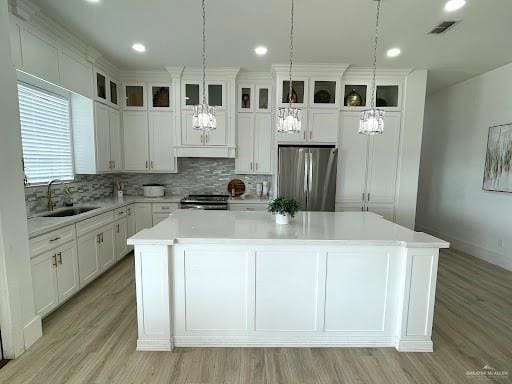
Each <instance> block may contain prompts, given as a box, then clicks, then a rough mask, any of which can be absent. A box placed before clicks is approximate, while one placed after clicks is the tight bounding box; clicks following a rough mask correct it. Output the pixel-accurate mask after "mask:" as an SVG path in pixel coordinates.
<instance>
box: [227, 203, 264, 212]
mask: <svg viewBox="0 0 512 384" xmlns="http://www.w3.org/2000/svg"><path fill="white" fill-rule="evenodd" d="M229 210H230V211H266V210H267V204H229Z"/></svg>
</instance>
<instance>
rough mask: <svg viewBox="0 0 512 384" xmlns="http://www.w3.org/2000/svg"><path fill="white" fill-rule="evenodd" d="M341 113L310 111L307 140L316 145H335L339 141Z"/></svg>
mask: <svg viewBox="0 0 512 384" xmlns="http://www.w3.org/2000/svg"><path fill="white" fill-rule="evenodd" d="M339 123H340V112H339V111H337V110H335V111H332V110H327V109H310V110H309V123H308V129H309V132H308V134H307V139H308V141H309V142H314V143H335V142H336V141H337V140H338V130H339Z"/></svg>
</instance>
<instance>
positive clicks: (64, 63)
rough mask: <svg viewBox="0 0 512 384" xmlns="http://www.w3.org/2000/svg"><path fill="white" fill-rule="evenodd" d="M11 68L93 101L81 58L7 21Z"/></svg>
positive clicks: (89, 66) (28, 28)
mask: <svg viewBox="0 0 512 384" xmlns="http://www.w3.org/2000/svg"><path fill="white" fill-rule="evenodd" d="M10 40H11V54H12V58H13V64H14V65H15V66H16V68H18V69H20V70H22V71H23V72H26V73H28V74H30V75H33V76H35V77H38V78H40V79H42V80H45V81H48V82H50V83H52V84H55V85H58V86H61V87H63V88H65V89H68V90H70V91H72V92H75V93H78V94H80V95H82V96H85V97H89V98H92V97H93V67H92V63H91V62H89V61H88V60H87V59H86V58H85V56H83V55H81V54H78V53H77V52H76V51H74V50H72V49H68V48H67V47H64V46H63V45H62V44H60V43H59V42H57V41H55V40H54V39H52V38H50V37H49V36H48V35H46V34H45V33H43V32H41V31H39V30H37V29H35V28H33V27H32V26H30V25H28V24H27V23H25V22H23V21H21V20H20V19H17V18H15V17H11V19H10Z"/></svg>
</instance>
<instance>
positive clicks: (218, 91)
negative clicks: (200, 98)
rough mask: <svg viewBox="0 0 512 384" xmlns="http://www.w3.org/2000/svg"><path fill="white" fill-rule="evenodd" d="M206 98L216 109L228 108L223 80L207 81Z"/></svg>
mask: <svg viewBox="0 0 512 384" xmlns="http://www.w3.org/2000/svg"><path fill="white" fill-rule="evenodd" d="M206 100H207V102H208V105H209V106H210V107H215V108H216V109H225V108H226V87H225V84H224V82H222V81H208V82H207V83H206Z"/></svg>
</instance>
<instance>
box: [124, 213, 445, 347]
mask: <svg viewBox="0 0 512 384" xmlns="http://www.w3.org/2000/svg"><path fill="white" fill-rule="evenodd" d="M128 243H129V244H132V245H134V246H135V275H136V276H135V278H136V287H137V318H138V340H137V349H138V350H142V351H161V350H172V348H173V347H174V346H179V347H187V346H190V347H206V346H251V347H254V346H290V347H302V346H304V347H306V346H307V347H313V346H315V347H328V346H332V347H395V348H396V349H397V350H399V351H418V352H428V351H432V349H433V345H432V340H431V333H432V332H431V331H432V319H433V313H434V300H435V290H436V279H437V264H438V257H439V248H447V247H448V243H446V242H445V241H443V240H440V239H437V238H435V237H432V236H430V235H427V234H424V233H418V232H414V231H411V230H409V229H406V228H404V227H401V226H399V225H397V224H394V223H392V222H389V221H387V220H384V219H383V218H382V217H380V216H378V215H376V214H373V213H363V212H337V213H333V212H301V213H299V214H298V215H297V216H296V218H295V219H294V220H293V221H292V223H291V224H289V225H276V224H275V220H274V217H273V216H272V215H270V214H268V213H266V212H233V211H194V210H187V211H183V210H179V211H177V212H175V213H173V214H172V215H171V216H170V217H169V218H168V219H166V220H164V221H163V222H161V223H160V224H158V225H157V226H155V227H153V228H151V229H146V230H143V231H141V232H139V233H138V234H136V235H135V236H133V237H132V238H130V239H129V240H128Z"/></svg>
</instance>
